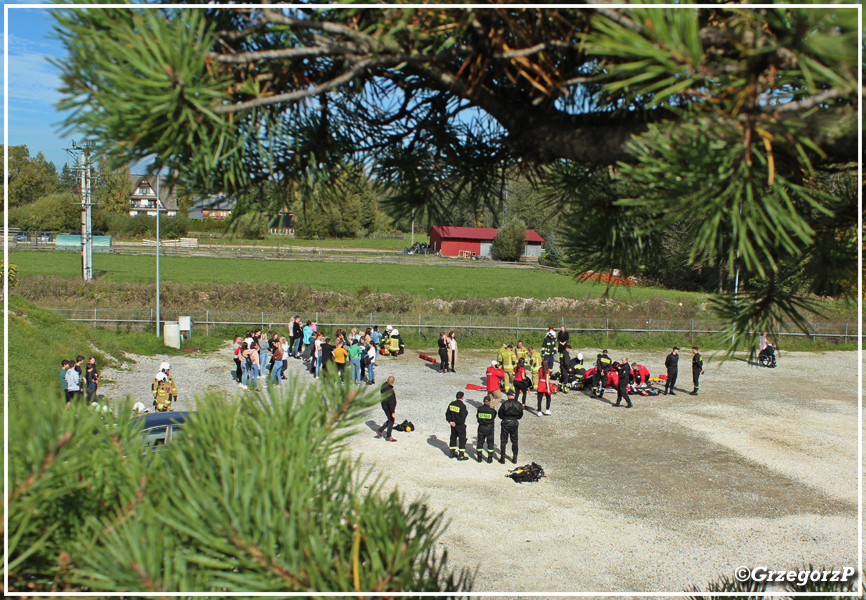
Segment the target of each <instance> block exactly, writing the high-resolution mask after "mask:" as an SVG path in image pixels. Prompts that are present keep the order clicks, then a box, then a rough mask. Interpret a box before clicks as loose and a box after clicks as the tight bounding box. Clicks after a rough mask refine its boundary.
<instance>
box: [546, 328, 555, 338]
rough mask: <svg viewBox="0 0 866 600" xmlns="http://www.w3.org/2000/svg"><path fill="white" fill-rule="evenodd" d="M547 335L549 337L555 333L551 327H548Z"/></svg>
mask: <svg viewBox="0 0 866 600" xmlns="http://www.w3.org/2000/svg"><path fill="white" fill-rule="evenodd" d="M547 335H549V336H550V337H553V336H555V335H556V332H555V331H553V328H550V329H549V330H548V331H547Z"/></svg>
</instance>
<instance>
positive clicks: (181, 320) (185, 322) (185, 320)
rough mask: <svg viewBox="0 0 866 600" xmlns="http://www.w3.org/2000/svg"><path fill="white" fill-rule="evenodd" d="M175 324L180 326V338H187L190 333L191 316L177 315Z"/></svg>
mask: <svg viewBox="0 0 866 600" xmlns="http://www.w3.org/2000/svg"><path fill="white" fill-rule="evenodd" d="M177 325H178V327H179V328H180V337H181V339H186V338H189V336H190V335H191V334H192V317H178V318H177Z"/></svg>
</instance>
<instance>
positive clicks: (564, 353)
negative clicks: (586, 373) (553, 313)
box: [559, 327, 572, 394]
mask: <svg viewBox="0 0 866 600" xmlns="http://www.w3.org/2000/svg"><path fill="white" fill-rule="evenodd" d="M563 329H565V327H563ZM559 333H562V331H560V332H559ZM565 335H568V333H566V334H565ZM569 350H571V346H565V347H564V348H562V349H561V350H560V353H559V391H560V392H562V393H563V394H567V393H568V384H569V382H570V381H571V373H572V370H571V366H572V362H571V356H570V355H569V352H568V351H569Z"/></svg>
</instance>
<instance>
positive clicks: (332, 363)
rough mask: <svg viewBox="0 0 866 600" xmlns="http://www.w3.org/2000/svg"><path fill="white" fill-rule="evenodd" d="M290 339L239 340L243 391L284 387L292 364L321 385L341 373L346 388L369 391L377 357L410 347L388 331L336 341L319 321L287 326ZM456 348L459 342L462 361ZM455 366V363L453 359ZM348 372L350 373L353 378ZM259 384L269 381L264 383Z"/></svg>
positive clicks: (349, 334)
mask: <svg viewBox="0 0 866 600" xmlns="http://www.w3.org/2000/svg"><path fill="white" fill-rule="evenodd" d="M287 327H288V334H289V335H288V336H282V335H280V334H279V333H276V332H268V333H267V334H263V333H262V330H261V329H254V330H252V331H247V332H246V337H242V336H240V335H237V336H235V338H234V340H233V342H232V355H233V359H234V362H235V371H234V377H235V380H236V381H237V383H238V386H240V387H241V388H243V389H249V388H250V387H253V388H256V387H265V386H266V385H268V384H271V385H279V384H280V383H281V381H282V380H284V379H285V378H286V375H285V371H286V366H287V364H288V360H289V358H294V359H298V360H303V361H304V362H306V363H308V365H309V371H310V374H311V375H312V376H313V378H314V379H319V377H320V375H321V373H322V371H323V370H324V371H327V370H328V369H330V368H333V369H336V372H337V374H338V376H339V378H340V381H341V382H346V381H347V380H348V381H352V382H354V383H358V384H360V383H361V382H362V381H364V382H366V383H367V385H373V384H374V383H376V379H375V366H376V357H377V356H379V355H382V354H387V355H390V356H396V355H399V354H403V353H404V351H405V344H404V343H403V338H402V337H401V336H400V331H399V330H398V329H395V328H393V327H391V326H390V325H388V326H387V328H386V329H385V332H384V333H382V332H380V331H379V326H378V325H376V326H374V327H367V328H366V329H363V330H359V329H358V328H355V327H352V328H351V329H349V330H343V329H341V328H338V329H337V330H336V331H335V333H334V337H333V338H331V337H330V336H326V335H325V334H324V333H323V332H322V331H319V329H318V324H317V323H316V322H315V321H307V322H306V324H302V323H301V317H300V316H298V315H296V316H295V317H294V318H293V320H292V322H291V323H289V324H288V325H287ZM456 347H457V346H456V342H454V348H455V354H454V355H452V356H455V355H456ZM452 363H453V358H452ZM347 371H348V372H347ZM259 378H262V379H263V381H262V382H259Z"/></svg>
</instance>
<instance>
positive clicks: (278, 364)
mask: <svg viewBox="0 0 866 600" xmlns="http://www.w3.org/2000/svg"><path fill="white" fill-rule="evenodd" d="M285 343H286V338H285V337H281V338H280V340H279V342H278V343H277V345H276V346H274V366H273V367H272V368H271V377H270V379H269V383H272V384H274V385H280V380H281V379H282V373H283V360H284V357H283V344H285Z"/></svg>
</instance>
